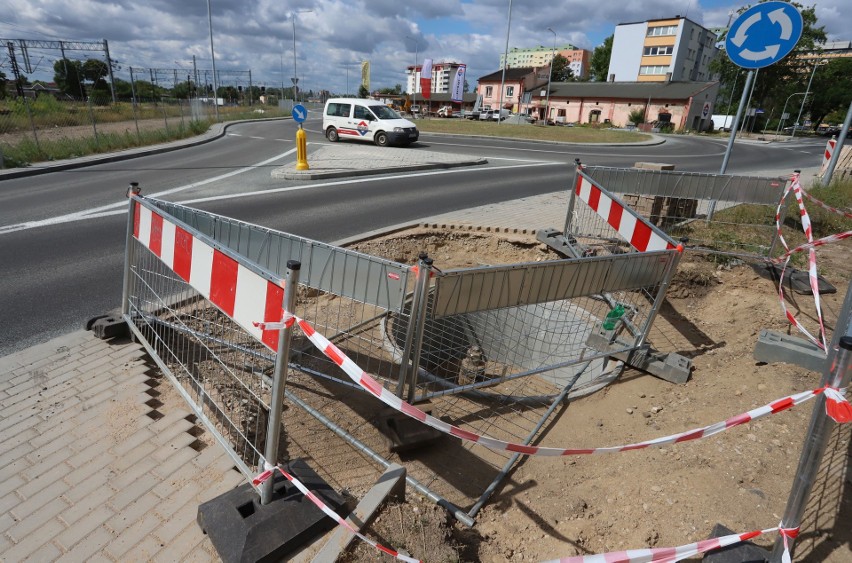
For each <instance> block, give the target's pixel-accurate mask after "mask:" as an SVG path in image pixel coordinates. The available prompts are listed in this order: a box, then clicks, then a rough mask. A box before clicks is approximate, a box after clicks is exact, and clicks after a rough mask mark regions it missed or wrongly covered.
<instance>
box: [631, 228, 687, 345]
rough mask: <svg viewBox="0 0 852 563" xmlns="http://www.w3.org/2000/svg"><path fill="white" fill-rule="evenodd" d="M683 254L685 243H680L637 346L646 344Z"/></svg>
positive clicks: (640, 332) (640, 333)
mask: <svg viewBox="0 0 852 563" xmlns="http://www.w3.org/2000/svg"><path fill="white" fill-rule="evenodd" d="M682 256H683V245H682V244H679V245H678V249H677V250H676V251H675V252H674V256H672V259H671V261H670V262H669V265H668V268H667V269H666V274H665V276H663V281H662V282H661V283H660V286H659V288H658V289H657V296H656V297H655V298H654V304H653V305H652V306H651V310H650V311H648V318H647V319H646V320H645V326H643V327H642V330H641V331H639V336H638V337H637V338H636V344H635V347H636V348H639V347H641V346H642V345H643V344H645V340H646V339H647V338H648V333H649V332H650V331H651V327H652V326H653V324H654V319H655V318H656V316H657V313H658V312H659V311H660V307H661V306H662V304H663V300H664V299H665V298H666V291H667V290H668V289H669V285H671V283H672V278H674V275H675V273H677V265H678V264H679V263H680V259H681V257H682Z"/></svg>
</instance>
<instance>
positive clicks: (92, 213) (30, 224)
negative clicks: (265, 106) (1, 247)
mask: <svg viewBox="0 0 852 563" xmlns="http://www.w3.org/2000/svg"><path fill="white" fill-rule="evenodd" d="M294 152H296V149H290V150H289V151H287V152H283V153H281V154H279V155H277V156H273V157H272V158H268V159H266V160H264V161H262V162H258V163H257V164H253V165H252V166H246V167H243V168H239V169H237V170H232V171H231V172H226V173H225V174H220V175H219V176H214V177H213V178H207V179H206V180H201V181H199V182H193V183H191V184H186V185H184V186H178V187H175V188H170V189H168V190H163V191H161V192H156V193H153V194H145V195H147V196H149V197H162V196H164V195H170V194H175V193H179V192H183V191H186V190H191V189H193V188H197V187H200V186H205V185H207V184H212V183H213V182H218V181H219V180H224V179H226V178H231V177H233V176H236V175H238V174H243V173H244V172H250V171H252V170H254V169H255V168H257V167H259V166H265V165H267V164H270V163H273V162H275V161H276V160H280V159H282V158H284V157H285V156H289V155H291V154H293V153H294ZM122 207H127V202H126V201H118V202H115V203H110V204H108V205H101V206H99V207H92V208H91V209H84V210H82V211H75V212H74V213H68V214H66V215H59V216H57V217H51V218H49V219H42V220H40V221H27V222H26V223H17V224H14V225H6V226H3V227H0V235H2V234H7V233H15V232H18V231H24V230H27V229H35V228H37V227H45V226H48V225H60V224H62V223H70V222H72V221H81V220H83V219H89V218H95V217H105V216H107V215H118V214H120V213H126V212H127V210H126V209H119V210H118V211H116V212H112V213H110V212H109V211H110V210H113V209H116V208H122ZM103 212H107V213H106V214H104V213H103Z"/></svg>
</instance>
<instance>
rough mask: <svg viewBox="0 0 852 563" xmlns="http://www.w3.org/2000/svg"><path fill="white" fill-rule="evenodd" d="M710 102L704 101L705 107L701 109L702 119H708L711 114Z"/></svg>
mask: <svg viewBox="0 0 852 563" xmlns="http://www.w3.org/2000/svg"><path fill="white" fill-rule="evenodd" d="M710 108H711V105H710V102H704V107H703V108H702V109H701V119H707V118H708V117H709V116H710Z"/></svg>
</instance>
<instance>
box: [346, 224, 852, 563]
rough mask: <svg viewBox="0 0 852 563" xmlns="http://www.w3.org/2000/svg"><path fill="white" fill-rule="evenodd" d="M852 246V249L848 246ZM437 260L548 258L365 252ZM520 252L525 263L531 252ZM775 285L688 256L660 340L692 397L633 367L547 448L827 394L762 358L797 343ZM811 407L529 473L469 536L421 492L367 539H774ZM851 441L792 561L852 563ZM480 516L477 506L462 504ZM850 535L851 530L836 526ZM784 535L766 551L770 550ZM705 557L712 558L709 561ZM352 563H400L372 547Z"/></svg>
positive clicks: (802, 373) (487, 241) (485, 555)
mask: <svg viewBox="0 0 852 563" xmlns="http://www.w3.org/2000/svg"><path fill="white" fill-rule="evenodd" d="M847 242H848V241H847ZM424 248H425V249H426V250H428V251H429V253H430V255H431V256H433V257H434V258H435V263H436V265H438V266H439V267H442V268H450V267H459V266H475V265H477V264H478V263H481V261H482V257H483V256H487V257H488V262H489V263H493V264H496V263H512V262H514V261H518V259H519V257H523V259H524V260H541V259H545V258H548V257H549V256H550V250H549V249H547V248H546V247H544V246H543V245H541V244H538V243H536V242H535V241H534V240H532V239H527V240H522V237H517V236H514V235H512V236H507V235H486V234H482V235H477V236H473V237H471V236H468V235H465V234H460V233H451V234H444V235H441V234H436V233H432V234H428V233H427V234H425V235H424V234H423V233H398V234H396V235H393V236H391V237H388V238H386V239H382V240H378V241H369V242H366V243H363V244H361V245H359V246H358V249H359V250H362V251H366V252H369V253H371V254H376V255H382V256H386V257H388V258H392V259H394V260H399V261H401V262H407V263H411V262H412V261H413V260H414V258H415V256H416V253H417V252H418V251H419V250H422V249H424ZM850 248H852V247H850V245H849V244H847V243H840V244H836V245H832V246H829V247H826V248H823V249H820V252H819V255H818V263H819V265H820V272H821V274H822V275H823V276H824V277H825V278H826V279H827V280H828V281H829V282H830V283H832V284H834V285H835V286H836V288H837V292H836V293H834V294H828V295H823V296H822V298H823V306H824V309H825V315H826V317H827V323H828V326H829V328H830V329H833V327H834V322H835V320H836V317H837V315H838V314H839V309H840V307H841V303H842V300H843V297H844V295H845V293H846V288H847V285H848V283H849V278H850V271H852V267H850V262H849V259H850V256H852V254H850ZM519 253H520V254H519ZM787 293H788V296H789V300H788V306H789V307H790V308H791V310H793V311H794V312H795V313H796V314H798V315H799V316H800V319H802V322H804V323H805V324H806V325H807V326H808V328H810V329H812V330H813V329H815V326H816V324H815V322H816V321H815V315H814V306H813V299H812V298H811V297H810V296H807V295H799V294H796V293H794V292H791V291H787ZM788 328H789V326H788V323H787V322H786V320H785V319H784V316H783V314H782V313H781V311H780V307H779V302H778V293H777V287H776V286H774V285H773V282H772V281H771V280H769V279H767V278H766V277H764V276H763V275H761V272H760V271H759V268H755V267H753V266H752V265H749V264H746V263H738V262H736V261H734V262H730V261H718V260H717V261H714V260H709V259H706V258H704V257H702V256H700V255H690V254H689V253H688V252H687V253H686V255H685V256H684V259H683V261H682V262H681V265H680V268H679V271H678V274H677V276H676V278H675V281H674V283H673V285H672V287H671V288H670V291H669V299H668V303H667V305H666V306H665V307H664V308H663V311H662V313H661V316H660V318H659V319H658V322H657V324H656V330H655V334H654V335H653V345H654V346H655V347H657V348H658V349H660V350H662V351H675V350H676V351H678V352H679V353H681V354H682V355H685V356H687V357H690V358H691V359H692V361H693V372H692V374H691V377H690V379H689V381H688V382H687V383H686V384H683V385H677V384H672V383H668V382H666V381H663V380H661V379H658V378H656V377H653V376H651V375H648V374H645V373H642V372H639V371H636V370H632V369H627V370H625V371H624V373H623V374H622V375H621V377H620V378H619V379H618V380H616V381H615V382H614V383H612V384H610V385H609V386H607V387H605V388H604V389H603V390H601V391H599V392H597V393H594V394H592V395H590V396H588V397H583V398H581V399H578V400H575V401H572V402H571V403H569V404H567V405H564V406H563V407H562V408H561V409H560V410H558V411H557V414H556V415H555V417H554V418H552V419H551V423H550V424H549V425H548V426H547V427H546V428H545V431H544V432H543V434H542V435H541V436H540V437H539V439H538V440H537V442H536V443H537V444H538V445H546V446H557V447H572V448H587V447H588V448H595V447H602V446H615V445H622V444H629V443H633V442H638V441H642V440H647V439H651V438H655V437H662V436H666V435H669V434H675V433H678V432H682V431H685V430H689V429H693V428H697V427H703V426H705V425H709V424H712V423H715V422H719V421H722V420H725V419H727V418H729V417H732V416H734V415H737V414H740V413H743V412H746V411H748V410H750V409H754V408H756V407H759V406H762V405H765V404H767V403H769V402H772V401H774V400H775V399H778V398H781V397H784V396H786V395H790V394H793V393H797V392H801V391H804V390H809V389H814V388H817V387H819V382H820V378H821V374H819V373H815V372H810V371H807V370H805V369H803V368H800V367H797V366H794V365H790V364H783V363H772V364H762V363H758V362H756V361H755V360H754V358H753V355H752V353H753V350H754V346H755V344H756V342H757V337H758V334H759V332H760V330H761V329H772V330H778V331H782V332H785V333H790V334H793V333H791V332H790V331H789V330H788ZM812 405H813V402H809V403H805V404H804V405H801V406H799V407H796V408H793V409H790V410H788V411H784V412H782V413H779V414H776V415H772V416H769V417H765V418H762V419H760V420H758V421H755V422H752V423H750V424H747V425H744V426H739V427H736V428H734V429H732V430H729V431H727V432H723V433H722V434H719V435H716V436H713V437H710V438H707V439H703V440H698V441H690V442H686V443H682V444H678V445H674V446H666V447H658V448H648V449H643V450H638V451H631V452H625V453H617V454H605V455H597V456H575V457H566V458H534V457H532V458H527V459H525V460H522V461H521V462H520V463H519V464H518V465H516V466H515V468H514V469H513V470H512V472H511V473H510V474H509V476H508V478H507V479H506V480H505V481H504V483H503V485H502V487H501V488H500V489H499V490H498V492H497V493H496V494H495V495H494V496H493V497H492V499H491V501H490V502H489V503H488V504H487V505H486V507H485V508H484V509H483V510H482V511H481V512H480V514H479V515H478V516H477V519H476V520H477V523H476V525H475V527H473V528H466V527H464V526H462V525H460V524H458V523H456V522H455V521H454V520H452V519H450V518H448V517H447V516H446V515H445V514H444V513H443V511H442V510H441V509H438V508H436V507H434V506H433V505H432V504H431V503H430V502H429V501H428V500H426V499H423V498H422V497H419V496H418V495H417V494H414V493H411V491H409V494H408V499H407V502H405V503H402V504H398V503H393V504H389V505H387V506H385V507H384V509H383V510H382V512H381V513H380V516H379V517H378V518H377V519H376V521H375V522H374V523H373V524H372V525H371V526H370V527H369V528H368V529H367V533H368V535H370V536H371V537H373V538H375V539H377V540H378V541H380V542H386V545H388V546H391V547H397V548H402V549H405V550H406V551H407V552H408V553H410V554H411V555H412V556H414V557H419V558H421V559H423V560H425V561H485V562H492V561H493V562H501V561H542V560H549V559H556V558H559V557H565V556H573V555H586V554H596V553H603V552H606V551H613V550H624V549H638V548H644V547H671V546H678V545H682V544H687V543H691V542H695V541H699V540H702V539H705V538H707V537H709V536H710V535H711V530H712V528H713V526H714V525H715V524H717V523H720V524H723V525H724V526H725V527H727V528H728V529H730V530H733V531H734V532H737V533H741V532H747V531H751V530H758V529H765V528H772V527H774V526H777V525H778V523H779V521H780V519H781V516H782V514H783V512H784V507H785V505H786V503H787V499H788V495H789V492H790V488H791V485H792V483H793V476H794V474H795V470H796V466H797V463H798V459H799V454H800V451H801V448H802V443H803V437H804V435H805V432H806V429H807V425H808V421H809V419H810V416H811V410H812ZM849 437H850V429H849V428H847V427H839V428H838V429H836V430H835V432H834V434H833V435H832V437H831V440H830V443H829V451H828V453H827V455H826V460H827V461H824V467H823V468H822V469H821V472H820V481H819V482H818V483H817V486H816V487H815V488H814V493H813V495H812V497H811V502H810V503H809V505H808V509H807V511H806V514H805V519H804V523H803V530H802V535H801V536H800V539H799V541H798V543H797V552H796V557H795V560H797V561H813V562H816V561H826V562H836V563H840V562H848V561H850V560H852V531H850V529H849V526H848V523H849V522H850V521H852V476H850V473H849V471H848V466H849V456H850V454H852V450H850V441H849ZM466 508H469V507H466ZM843 521H845V522H846V525H844V526H841V525H839V523H840V522H843ZM775 538H776V536H775V535H774V534H769V535H767V536H763V537H759V538H757V539H755V540H754V542H755V543H756V544H758V545H760V546H762V547H771V545H772V543H773V542H774V540H775ZM698 559H700V558H698ZM347 560H348V561H376V560H390V557H388V556H386V555H383V554H380V553H378V552H376V551H375V550H373V549H372V548H371V547H369V546H367V545H365V544H361V545H356V546H354V547H353V548H351V549H350V553H349V554H348V556H347Z"/></svg>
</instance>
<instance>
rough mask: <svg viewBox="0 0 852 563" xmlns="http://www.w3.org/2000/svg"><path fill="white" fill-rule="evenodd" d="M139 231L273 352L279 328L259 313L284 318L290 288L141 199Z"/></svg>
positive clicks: (137, 235) (135, 227) (139, 237)
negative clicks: (266, 325)
mask: <svg viewBox="0 0 852 563" xmlns="http://www.w3.org/2000/svg"><path fill="white" fill-rule="evenodd" d="M134 208H135V212H134V217H133V236H134V237H135V238H136V239H137V240H138V241H139V242H141V243H142V244H143V245H144V246H145V247H146V248H147V249H148V250H150V251H151V252H153V253H154V255H156V256H157V257H158V258H159V259H160V260H162V262H163V263H164V264H165V265H166V266H168V267H169V269H171V270H172V271H174V272H175V273H176V274H177V275H178V276H180V278H181V279H182V280H183V281H185V282H187V283H189V284H190V285H191V286H192V287H193V288H195V289H196V290H197V291H198V292H199V293H200V294H201V295H203V296H204V297H205V298H206V299H209V300H210V302H211V303H213V304H214V305H216V306H217V307H218V308H219V309H220V310H221V311H222V312H223V313H225V314H226V315H227V316H228V317H230V318H231V319H233V320H234V321H235V322H236V323H237V324H239V325H240V326H241V327H242V328H244V329H245V330H246V331H247V332H248V333H249V334H251V335H252V336H253V337H254V338H256V339H258V340H259V341H261V342H262V343H263V344H265V345H266V346H267V347H268V348H269V349H271V350H272V351H276V350H277V349H278V333H277V332H275V331H264V330H261V329H259V328H257V327H256V326H255V325H254V323H253V321H256V320H257V319H258V318H262V319H264V320H277V319H280V318H281V305H282V303H283V302H284V289H283V288H281V287H280V286H279V285H277V284H275V283H273V282H271V281H269V280H267V279H265V278H263V277H261V276H260V275H258V274H257V273H255V272H253V271H251V270H249V269H248V268H246V267H245V266H243V265H241V264H238V263H237V261H236V260H234V259H233V258H231V257H230V256H228V255H226V254H224V253H223V252H221V251H219V250H217V249H215V248H213V247H212V246H210V245H209V244H207V243H206V242H204V241H203V240H201V239H199V238H197V237H194V236H192V235H191V234H190V233H189V232H187V231H186V230H184V229H182V228H181V227H179V226H178V225H176V224H174V223H172V222H171V221H169V220H168V219H166V218H164V217H163V216H162V215H160V214H158V213H156V212H155V211H152V210H150V209H148V208H147V207H145V206H144V205H143V204H142V203H141V201H140V200H137V201H136V205H135V207H134Z"/></svg>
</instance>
